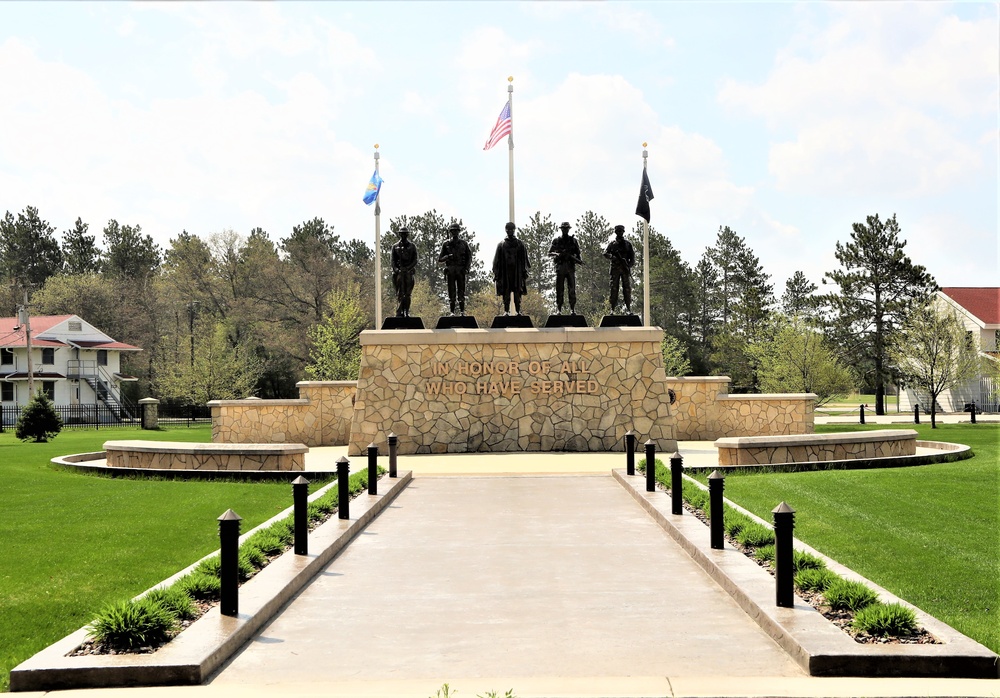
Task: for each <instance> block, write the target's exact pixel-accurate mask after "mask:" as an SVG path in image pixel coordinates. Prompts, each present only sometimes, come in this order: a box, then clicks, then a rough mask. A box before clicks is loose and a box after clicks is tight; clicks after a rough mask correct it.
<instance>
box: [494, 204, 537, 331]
mask: <svg viewBox="0 0 1000 698" xmlns="http://www.w3.org/2000/svg"><path fill="white" fill-rule="evenodd" d="M504 228H505V230H506V231H507V237H506V238H504V240H503V242H501V243H500V244H499V245H497V251H496V254H495V255H494V256H493V280H494V281H495V282H496V287H497V295H498V296H502V297H503V311H504V314H505V315H510V297H511V296H514V310H515V312H516V313H517V314H518V315H520V314H521V296H523V295H524V294H526V293H527V292H528V269H529V268H530V267H531V263H530V262H529V261H528V250H527V248H526V247H525V246H524V243H523V242H521V241H520V240H518V239H517V238H516V237H514V230H515V226H514V224H513V223H508V224H507V225H506V226H504Z"/></svg>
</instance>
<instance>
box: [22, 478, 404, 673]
mask: <svg viewBox="0 0 1000 698" xmlns="http://www.w3.org/2000/svg"><path fill="white" fill-rule="evenodd" d="M412 477H413V474H412V472H410V471H400V473H399V476H398V477H397V478H395V479H390V478H387V477H386V478H382V479H381V480H379V484H380V486H381V488H382V492H381V493H380V494H377V495H368V494H361V495H360V496H359V497H357V498H355V499H353V500H352V501H351V518H350V519H346V520H342V519H338V518H336V517H334V518H331V519H329V520H327V521H326V522H324V523H323V524H322V525H320V526H318V527H317V528H315V529H314V530H313V531H311V532H310V534H309V549H310V553H309V555H295V554H294V552H293V551H292V550H289V551H288V552H286V553H285V554H284V555H282V556H280V557H278V558H277V559H275V560H273V561H272V562H271V564H269V565H268V566H267V567H265V568H264V569H262V570H261V571H260V572H258V573H257V574H256V575H255V576H254V577H252V578H251V579H250V580H248V581H247V582H245V583H244V584H243V585H242V586H241V587H240V596H239V606H240V613H239V616H237V617H227V616H223V615H221V614H220V613H219V607H218V606H215V607H213V608H212V609H211V610H210V611H209V612H208V613H206V614H205V615H204V616H202V617H201V618H199V619H198V620H197V621H195V622H194V623H192V624H191V625H190V627H188V628H187V629H185V630H184V632H182V633H181V634H180V635H178V636H177V637H176V638H174V639H173V640H172V641H171V642H170V643H168V644H167V645H165V646H163V647H161V648H160V649H159V650H157V651H156V652H153V653H152V654H124V655H86V656H79V657H70V656H66V655H67V654H68V653H70V652H72V651H73V650H74V649H76V647H78V646H79V645H80V644H81V643H82V642H84V641H85V640H86V639H87V630H86V628H81V629H80V630H77V631H76V632H74V633H72V634H70V635H67V636H66V637H64V638H63V639H62V640H59V641H58V642H56V643H54V644H52V645H50V646H49V647H47V648H45V649H44V650H42V651H41V652H39V653H37V654H35V655H34V656H33V657H31V658H30V659H28V660H26V661H24V662H22V663H21V664H20V665H18V666H17V667H15V668H14V669H13V670H12V671H11V673H10V690H11V691H12V692H15V691H45V690H58V689H73V688H98V687H100V688H110V687H123V686H165V685H194V684H199V683H202V682H203V681H204V680H205V679H206V678H208V676H209V675H211V674H212V673H213V672H214V671H215V670H216V669H218V668H219V667H220V666H222V664H224V663H225V662H226V661H228V659H229V658H230V657H231V656H233V655H234V654H235V653H236V652H237V651H239V649H240V648H241V647H243V645H244V644H246V643H247V642H248V641H249V640H250V639H251V638H252V637H253V636H254V634H255V633H256V632H257V631H258V630H260V628H262V627H263V626H264V625H265V624H266V623H267V622H268V621H270V620H271V618H273V617H274V616H275V615H276V614H277V613H278V612H279V611H280V610H281V608H282V607H283V606H284V605H285V604H286V603H287V602H288V601H289V600H291V598H292V597H293V596H295V594H297V593H298V592H299V591H300V590H301V589H302V588H303V587H305V585H306V584H308V583H309V582H310V581H311V580H312V579H313V577H315V576H316V575H317V574H318V573H319V572H321V571H322V570H323V568H324V567H325V566H326V565H327V564H328V563H329V562H330V561H331V560H332V559H333V558H334V557H335V556H336V555H337V554H338V553H339V552H340V551H341V550H342V549H343V548H344V547H345V546H346V545H347V544H348V543H349V542H350V541H351V540H352V539H353V538H354V537H355V536H357V535H359V534H360V533H361V532H362V531H363V530H364V529H365V528H366V527H367V526H368V524H369V523H370V522H371V521H372V520H373V519H374V518H375V517H376V516H377V515H378V514H379V513H380V512H381V511H382V510H383V509H385V508H386V507H387V506H388V505H389V504H390V503H391V502H392V500H393V499H395V498H396V496H397V495H398V494H399V493H400V492H401V491H402V490H403V489H404V488H405V487H406V486H407V485H408V484H409V483H410V481H411V480H412ZM175 576H176V575H175Z"/></svg>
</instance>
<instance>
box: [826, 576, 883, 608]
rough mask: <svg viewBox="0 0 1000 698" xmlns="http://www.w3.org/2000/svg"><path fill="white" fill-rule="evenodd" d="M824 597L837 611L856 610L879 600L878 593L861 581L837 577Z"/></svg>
mask: <svg viewBox="0 0 1000 698" xmlns="http://www.w3.org/2000/svg"><path fill="white" fill-rule="evenodd" d="M823 598H824V599H826V602H827V603H828V604H830V608H832V609H833V610H835V611H844V610H847V611H854V612H855V613H857V612H858V611H860V610H861V609H862V608H864V607H865V606H870V605H871V604H873V603H875V602H876V601H878V594H876V593H875V592H874V591H872V590H871V589H869V588H868V587H867V586H865V585H864V584H863V583H861V582H856V581H854V580H851V579H837V580H835V581H833V582H831V583H830V586H828V587H827V588H826V591H824V592H823Z"/></svg>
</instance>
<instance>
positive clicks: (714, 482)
mask: <svg viewBox="0 0 1000 698" xmlns="http://www.w3.org/2000/svg"><path fill="white" fill-rule="evenodd" d="M725 488H726V477H725V475H722V474H721V473H720V472H719V471H718V470H713V471H712V474H711V475H709V476H708V519H709V521H708V524H709V528H710V529H711V533H710V537H711V541H712V548H714V549H715V550H722V548H723V547H724V546H725V542H726V520H725V516H726V514H725V506H724V505H723V503H722V491H723V490H724V489H725Z"/></svg>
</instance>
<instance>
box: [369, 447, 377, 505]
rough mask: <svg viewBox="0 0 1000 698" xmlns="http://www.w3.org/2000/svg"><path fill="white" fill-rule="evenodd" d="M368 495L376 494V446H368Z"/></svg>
mask: <svg viewBox="0 0 1000 698" xmlns="http://www.w3.org/2000/svg"><path fill="white" fill-rule="evenodd" d="M368 494H378V446H376V445H375V444H368Z"/></svg>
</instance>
